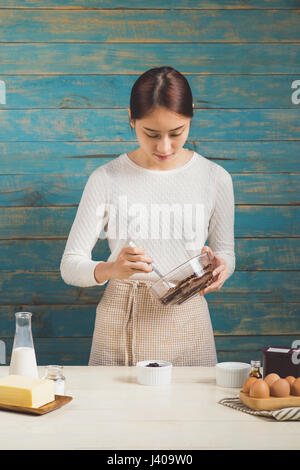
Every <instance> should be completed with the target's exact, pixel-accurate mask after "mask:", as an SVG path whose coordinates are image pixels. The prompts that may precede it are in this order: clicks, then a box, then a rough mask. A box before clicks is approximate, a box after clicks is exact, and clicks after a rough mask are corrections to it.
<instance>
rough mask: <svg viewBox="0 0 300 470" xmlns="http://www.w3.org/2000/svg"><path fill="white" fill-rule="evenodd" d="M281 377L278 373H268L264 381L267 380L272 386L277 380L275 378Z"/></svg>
mask: <svg viewBox="0 0 300 470" xmlns="http://www.w3.org/2000/svg"><path fill="white" fill-rule="evenodd" d="M278 379H280V376H279V375H278V374H274V373H273V374H268V375H266V377H265V378H264V381H265V382H267V384H268V385H269V387H271V385H272V383H273V382H275V380H278Z"/></svg>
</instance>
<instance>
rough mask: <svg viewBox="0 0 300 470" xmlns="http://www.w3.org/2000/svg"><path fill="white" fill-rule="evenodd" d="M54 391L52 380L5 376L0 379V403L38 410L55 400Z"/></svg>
mask: <svg viewBox="0 0 300 470" xmlns="http://www.w3.org/2000/svg"><path fill="white" fill-rule="evenodd" d="M54 389H55V384H54V382H53V381H52V380H47V379H37V378H33V377H26V376H24V375H13V374H12V375H7V376H5V377H1V378H0V403H3V404H5V405H14V406H25V407H27V408H28V407H29V408H39V407H40V406H43V405H45V404H46V403H49V402H50V401H53V400H55V396H54Z"/></svg>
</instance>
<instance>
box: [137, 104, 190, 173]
mask: <svg viewBox="0 0 300 470" xmlns="http://www.w3.org/2000/svg"><path fill="white" fill-rule="evenodd" d="M128 112H129V118H130V110H128ZM130 122H131V126H132V127H133V128H135V132H136V136H137V139H138V141H139V144H140V147H141V150H142V157H143V158H144V159H145V160H146V163H148V164H150V165H153V164H154V165H155V164H157V165H158V166H160V167H163V166H164V167H165V166H166V163H167V164H169V163H171V162H174V160H176V159H178V158H182V154H183V152H182V148H183V146H184V144H185V142H186V140H187V137H188V134H189V130H190V122H191V118H187V117H185V116H182V115H179V114H176V113H174V112H173V111H170V110H168V109H166V108H164V107H157V108H155V109H154V110H153V111H152V112H151V113H150V114H148V115H147V116H146V117H144V118H142V119H137V120H136V121H135V122H132V121H130ZM164 162H165V164H163V163H164ZM167 166H168V165H167Z"/></svg>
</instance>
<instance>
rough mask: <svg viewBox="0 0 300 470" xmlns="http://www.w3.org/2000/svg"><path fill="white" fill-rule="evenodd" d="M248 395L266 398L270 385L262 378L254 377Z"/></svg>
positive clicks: (268, 394)
mask: <svg viewBox="0 0 300 470" xmlns="http://www.w3.org/2000/svg"><path fill="white" fill-rule="evenodd" d="M249 395H250V397H253V398H268V397H269V396H270V387H269V385H268V384H267V383H266V382H265V381H264V380H263V379H256V381H255V382H253V384H252V385H251V387H250V391H249Z"/></svg>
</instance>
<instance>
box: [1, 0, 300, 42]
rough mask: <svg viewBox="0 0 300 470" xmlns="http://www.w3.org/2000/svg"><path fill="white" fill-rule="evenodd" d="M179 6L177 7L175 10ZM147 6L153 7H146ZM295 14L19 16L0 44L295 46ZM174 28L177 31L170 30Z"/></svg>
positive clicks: (9, 18) (299, 14)
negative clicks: (165, 43) (201, 43)
mask: <svg viewBox="0 0 300 470" xmlns="http://www.w3.org/2000/svg"><path fill="white" fill-rule="evenodd" d="M180 3H181V2H179V4H180ZM151 6H152V5H151ZM299 22H300V11H297V10H296V11H295V10H291V11H276V10H269V11H262V12H261V13H260V14H259V15H257V12H256V11H243V10H235V11H232V10H219V11H215V12H214V13H213V14H212V12H211V11H195V10H193V11H187V10H175V9H174V10H169V11H168V14H167V15H166V12H165V11H161V10H157V11H153V10H147V11H140V10H139V11H136V10H127V11H126V10H125V11H124V10H107V11H105V10H104V11H95V10H93V11H61V10H56V11H39V10H30V11H24V10H22V11H18V10H7V11H6V12H5V15H3V17H2V20H1V29H0V41H1V42H2V43H3V42H4V43H5V42H48V43H49V42H64V43H68V42H71V43H72V42H80V43H86V42H88V43H94V42H105V43H109V42H112V43H117V42H123V43H124V42H125V43H126V42H131V43H132V42H136V43H147V42H151V43H155V42H158V43H163V42H172V43H182V42H209V43H218V42H221V43H232V42H253V38H254V37H255V41H256V42H260V43H272V42H276V41H281V42H298V40H299ZM170 23H171V24H176V28H170Z"/></svg>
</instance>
